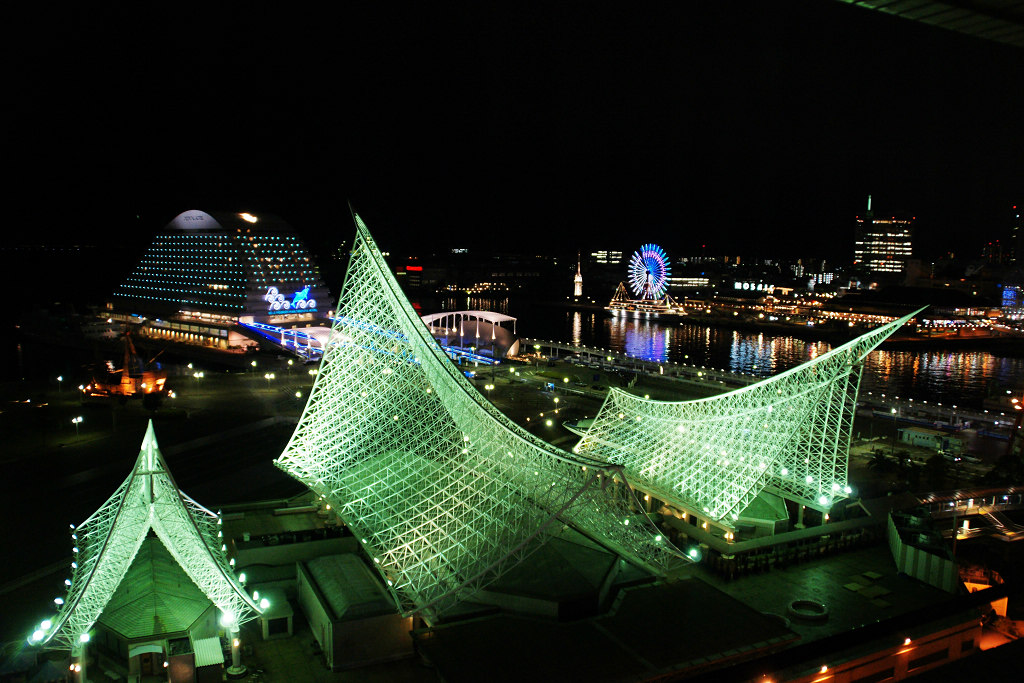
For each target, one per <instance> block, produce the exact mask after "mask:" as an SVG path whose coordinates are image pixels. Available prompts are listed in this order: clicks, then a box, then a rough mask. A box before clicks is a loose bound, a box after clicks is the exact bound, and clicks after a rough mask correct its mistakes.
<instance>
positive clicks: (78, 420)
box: [71, 415, 82, 439]
mask: <svg viewBox="0 0 1024 683" xmlns="http://www.w3.org/2000/svg"><path fill="white" fill-rule="evenodd" d="M81 422H82V416H81V415H79V416H78V417H73V418H71V423H72V424H73V425H75V438H76V439H77V438H78V425H79V424H80V423H81Z"/></svg>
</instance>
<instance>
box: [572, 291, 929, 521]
mask: <svg viewBox="0 0 1024 683" xmlns="http://www.w3.org/2000/svg"><path fill="white" fill-rule="evenodd" d="M921 310H923V309H921ZM918 313H920V310H918V311H915V312H914V313H911V314H910V315H907V316H904V317H902V318H899V319H898V320H894V321H892V322H890V323H888V324H886V325H882V326H881V327H878V328H877V329H875V330H872V331H870V332H868V333H866V334H864V335H862V336H860V337H858V338H856V339H854V340H852V341H850V342H848V343H846V344H843V345H842V346H840V347H838V348H836V349H833V350H832V351H830V352H828V353H826V354H823V355H821V356H819V357H817V358H815V359H814V360H812V361H809V362H808V363H805V364H803V365H801V366H798V367H796V368H793V369H791V370H788V371H786V372H784V373H781V374H779V375H776V376H775V377H772V378H770V379H767V380H764V381H762V382H758V383H756V384H751V385H749V386H746V387H743V388H741V389H737V390H736V391H732V392H729V393H726V394H720V395H718V396H713V397H711V398H704V399H699V400H694V401H680V402H669V401H652V400H649V399H644V398H641V397H639V396H634V395H632V394H629V393H626V392H624V391H621V390H619V389H613V390H612V391H610V392H609V394H608V396H607V398H606V399H605V402H604V405H602V407H601V410H600V411H599V412H598V415H597V417H596V418H595V419H594V420H593V422H592V423H591V425H590V428H589V429H588V430H587V432H586V434H585V435H584V437H583V439H582V440H581V441H580V442H579V444H578V445H577V446H576V448H575V449H574V450H575V451H576V452H577V453H579V454H581V455H587V456H590V457H593V458H596V459H598V460H601V461H603V462H608V463H613V464H616V465H621V466H623V467H624V468H625V470H626V474H627V476H628V477H629V478H630V480H631V481H633V482H634V483H635V484H636V485H638V486H639V487H641V488H643V489H644V490H647V491H650V492H651V493H653V494H655V495H656V496H658V497H660V498H661V499H662V500H665V501H667V502H676V503H678V504H680V505H681V506H683V507H686V508H689V509H691V510H694V511H695V512H700V513H703V514H704V515H705V516H706V518H707V519H712V520H716V521H721V522H722V523H724V524H726V525H728V526H731V525H732V523H733V522H734V521H735V520H736V519H737V518H738V516H739V513H740V512H742V511H743V509H744V508H746V507H747V505H748V504H749V503H750V502H751V501H752V500H753V499H754V497H755V496H757V494H758V493H760V492H761V491H762V490H763V489H771V490H773V491H775V492H778V493H780V494H781V495H783V496H785V497H787V498H790V499H792V500H796V501H799V502H802V503H804V504H806V505H809V506H811V507H814V508H817V509H819V510H828V509H829V508H830V507H831V506H832V503H833V502H834V501H835V500H837V499H839V498H844V497H846V495H847V494H849V493H850V488H849V486H848V484H847V480H846V474H847V461H848V456H849V446H850V431H851V428H852V426H853V413H854V409H855V408H856V405H857V391H858V389H859V387H860V378H861V372H862V370H863V360H864V358H865V357H866V356H867V354H868V353H869V352H870V351H871V350H872V349H874V348H875V347H876V346H878V345H879V344H881V343H882V342H883V341H884V340H885V339H886V338H887V337H889V335H891V334H892V333H893V332H895V331H896V330H898V329H899V328H900V327H901V326H902V325H903V324H904V323H906V322H907V321H908V320H910V319H911V318H912V317H913V316H915V315H917V314H918Z"/></svg>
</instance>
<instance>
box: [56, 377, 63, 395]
mask: <svg viewBox="0 0 1024 683" xmlns="http://www.w3.org/2000/svg"><path fill="white" fill-rule="evenodd" d="M63 381H64V375H57V393H60V390H61V388H62V387H63V384H62V382H63Z"/></svg>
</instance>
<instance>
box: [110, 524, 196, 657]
mask: <svg viewBox="0 0 1024 683" xmlns="http://www.w3.org/2000/svg"><path fill="white" fill-rule="evenodd" d="M210 605H211V603H210V599H209V598H208V597H206V595H205V594H204V593H203V592H202V591H201V590H199V587H198V586H196V584H195V583H193V581H192V579H190V578H189V577H188V574H186V573H185V571H184V570H183V569H182V568H181V567H180V566H178V563H177V561H175V559H174V556H173V555H171V554H170V553H169V552H168V551H167V548H165V547H164V545H163V543H161V542H160V539H159V538H157V537H156V536H154V535H150V536H149V537H148V538H147V539H146V540H145V542H144V543H143V544H142V546H141V547H140V548H139V552H138V553H137V554H136V555H135V560H134V561H133V562H132V565H131V567H130V568H129V569H128V572H127V573H126V574H125V575H124V580H123V581H121V584H120V585H119V586H118V587H117V590H116V591H115V592H114V595H113V597H111V598H110V602H108V603H107V606H106V607H104V608H103V614H102V616H101V617H100V618H99V622H100V623H102V624H103V625H104V626H106V627H107V628H109V629H111V630H114V631H117V632H118V633H120V634H121V635H122V636H123V637H125V638H128V639H137V638H147V637H150V636H154V637H160V636H162V635H165V634H173V633H181V632H183V631H187V630H188V629H189V628H190V627H191V626H192V624H194V623H195V622H196V620H197V619H199V618H200V617H201V616H202V615H203V613H204V612H205V611H206V610H208V609H209V608H210Z"/></svg>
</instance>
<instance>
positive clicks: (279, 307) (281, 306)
mask: <svg viewBox="0 0 1024 683" xmlns="http://www.w3.org/2000/svg"><path fill="white" fill-rule="evenodd" d="M309 289H310V286H309V285H306V286H305V287H304V288H302V289H300V290H298V291H296V292H293V293H292V295H291V299H290V300H289V297H287V296H285V295H284V294H282V293H281V292H280V291H279V290H278V289H277V287H268V288H267V293H266V295H265V296H264V297H263V299H264V300H265V301H266V302H267V313H268V314H270V315H273V314H275V313H294V312H296V311H306V312H312V311H315V310H316V299H310V298H309Z"/></svg>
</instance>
